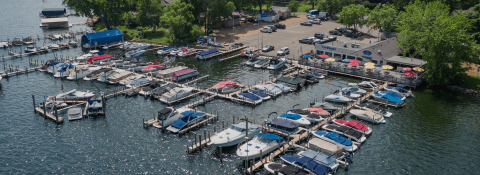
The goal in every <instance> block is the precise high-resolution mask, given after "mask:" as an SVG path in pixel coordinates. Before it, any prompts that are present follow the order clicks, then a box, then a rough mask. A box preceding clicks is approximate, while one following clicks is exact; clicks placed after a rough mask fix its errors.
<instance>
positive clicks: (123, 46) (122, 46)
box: [119, 42, 132, 50]
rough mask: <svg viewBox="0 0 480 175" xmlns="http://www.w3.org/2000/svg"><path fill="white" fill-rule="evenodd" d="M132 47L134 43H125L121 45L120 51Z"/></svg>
mask: <svg viewBox="0 0 480 175" xmlns="http://www.w3.org/2000/svg"><path fill="white" fill-rule="evenodd" d="M130 45H132V43H129V42H124V43H122V44H121V45H120V47H119V48H120V49H122V50H126V49H127V48H128V47H129V46H130Z"/></svg>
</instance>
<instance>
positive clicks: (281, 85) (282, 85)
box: [273, 83, 293, 92]
mask: <svg viewBox="0 0 480 175" xmlns="http://www.w3.org/2000/svg"><path fill="white" fill-rule="evenodd" d="M273 85H274V86H275V87H276V88H278V89H280V90H281V91H282V92H291V91H292V90H293V89H292V88H291V87H289V86H285V85H284V84H280V83H277V84H273Z"/></svg>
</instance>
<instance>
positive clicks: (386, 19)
mask: <svg viewBox="0 0 480 175" xmlns="http://www.w3.org/2000/svg"><path fill="white" fill-rule="evenodd" d="M396 18H397V10H396V8H395V6H393V5H386V6H383V7H382V5H381V4H378V5H377V6H376V7H375V8H374V9H373V10H372V11H370V17H368V19H367V24H368V25H373V27H372V28H374V29H380V28H383V30H384V31H393V27H394V24H395V21H396Z"/></svg>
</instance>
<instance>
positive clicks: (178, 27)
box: [160, 1, 203, 45]
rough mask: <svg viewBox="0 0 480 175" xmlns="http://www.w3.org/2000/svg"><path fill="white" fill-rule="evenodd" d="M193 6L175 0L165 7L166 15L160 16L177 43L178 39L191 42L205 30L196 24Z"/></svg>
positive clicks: (162, 23)
mask: <svg viewBox="0 0 480 175" xmlns="http://www.w3.org/2000/svg"><path fill="white" fill-rule="evenodd" d="M192 9H193V6H192V5H191V4H186V3H184V2H180V1H174V2H173V3H171V4H168V5H167V6H166V7H165V8H164V15H162V16H161V17H160V24H161V25H166V26H168V28H169V32H170V35H173V37H174V42H175V45H176V44H177V39H179V40H184V41H185V42H189V41H190V40H192V38H193V39H194V38H195V37H197V36H199V35H201V34H202V33H203V31H202V30H201V29H200V27H198V25H196V24H194V21H195V17H194V16H193V13H192Z"/></svg>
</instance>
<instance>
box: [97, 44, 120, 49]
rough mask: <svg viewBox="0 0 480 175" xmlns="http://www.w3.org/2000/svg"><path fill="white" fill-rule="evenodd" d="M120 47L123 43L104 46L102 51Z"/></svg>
mask: <svg viewBox="0 0 480 175" xmlns="http://www.w3.org/2000/svg"><path fill="white" fill-rule="evenodd" d="M120 45H122V43H114V44H110V45H108V46H103V47H102V49H103V50H108V49H110V48H114V47H117V46H120Z"/></svg>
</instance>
